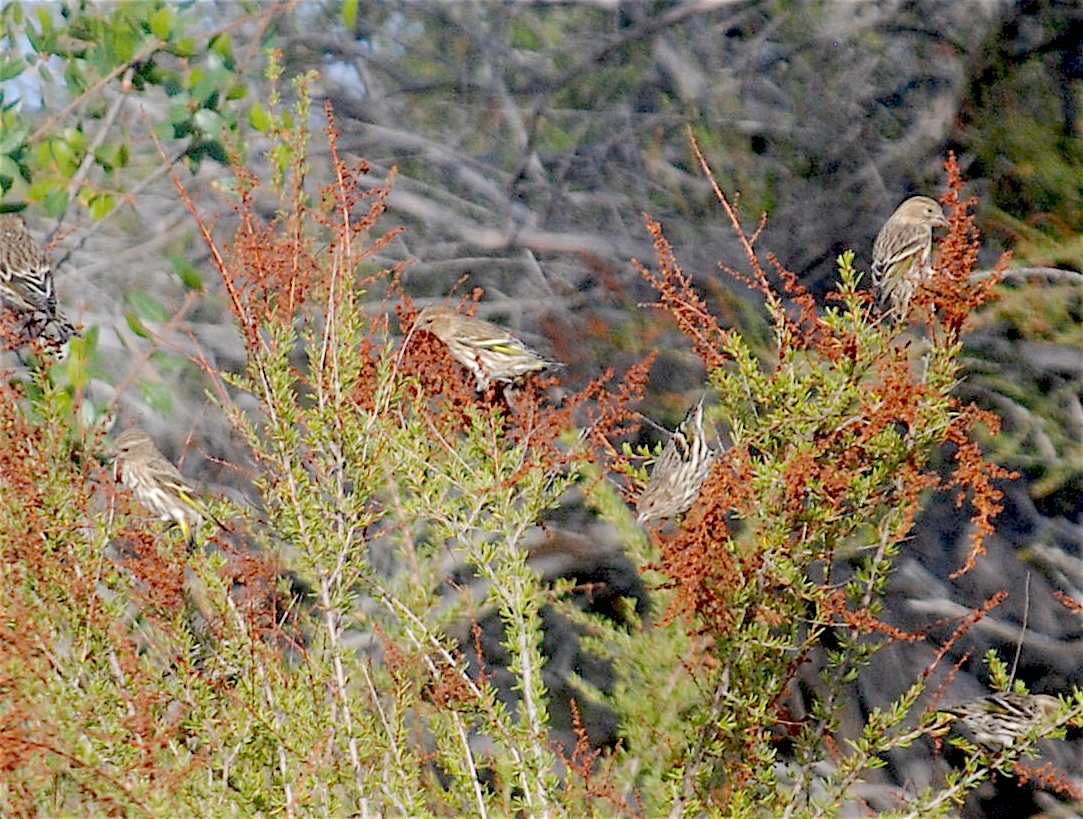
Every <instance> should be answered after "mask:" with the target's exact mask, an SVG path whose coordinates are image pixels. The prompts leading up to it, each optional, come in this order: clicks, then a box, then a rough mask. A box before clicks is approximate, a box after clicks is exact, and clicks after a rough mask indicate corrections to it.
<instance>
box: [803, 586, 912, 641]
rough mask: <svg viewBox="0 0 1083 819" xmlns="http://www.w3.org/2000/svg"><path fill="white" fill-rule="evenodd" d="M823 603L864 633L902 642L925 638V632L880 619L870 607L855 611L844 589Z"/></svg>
mask: <svg viewBox="0 0 1083 819" xmlns="http://www.w3.org/2000/svg"><path fill="white" fill-rule="evenodd" d="M822 605H823V608H824V611H825V612H826V613H828V614H831V615H834V616H835V617H837V618H838V619H839V620H840V621H841V622H842V623H843V624H845V625H846V626H848V627H850V628H851V629H853V630H855V631H857V632H859V633H862V634H872V633H876V634H886V635H887V636H888V637H890V638H891V639H892V640H894V641H896V642H901V643H918V642H921V641H922V640H924V639H925V635H924V634H920V633H919V634H912V633H911V632H909V631H903V630H902V629H899V628H896V627H895V626H892V625H889V624H888V623H885V622H883V621H882V620H878V619H877V618H876V617H874V616H873V615H872V613H871V612H870V611H869V610H868V609H858V610H856V611H855V610H853V609H851V608H849V607H848V604H847V600H846V593H845V592H842V591H839V592H835V593H834V594H831V595H828V596H827V597H825V598H824V599H823V601H822Z"/></svg>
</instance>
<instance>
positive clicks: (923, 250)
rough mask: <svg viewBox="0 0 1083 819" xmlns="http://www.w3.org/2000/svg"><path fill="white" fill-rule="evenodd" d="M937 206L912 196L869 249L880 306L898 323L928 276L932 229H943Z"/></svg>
mask: <svg viewBox="0 0 1083 819" xmlns="http://www.w3.org/2000/svg"><path fill="white" fill-rule="evenodd" d="M947 226H948V220H947V219H945V218H944V211H943V209H942V208H941V207H940V203H939V202H937V201H936V200H935V199H930V198H929V197H928V196H912V197H910V198H909V199H907V200H906V201H905V202H903V203H902V204H901V205H899V207H898V208H896V209H895V212H894V213H893V214H891V216H890V218H888V220H887V221H886V222H884V226H883V227H882V228H880V232H879V233H877V234H876V241H875V242H873V245H872V276H873V282H874V283H875V284H876V287H877V289H878V290H879V292H880V300H881V302H886V303H888V305H889V313H890V315H892V316H893V317H894V318H895V319H896V320H898V319H902V318H903V317H904V316H905V314H906V312H907V310H908V309H909V307H910V300H911V299H912V298H913V297H914V293H915V292H916V291H917V288H918V284H919V283H920V282H921V281H922V280H923V279H926V278H928V277H929V276H930V275H931V274H932V268H931V267H930V265H929V260H930V257H931V255H932V249H933V228H934V227H947Z"/></svg>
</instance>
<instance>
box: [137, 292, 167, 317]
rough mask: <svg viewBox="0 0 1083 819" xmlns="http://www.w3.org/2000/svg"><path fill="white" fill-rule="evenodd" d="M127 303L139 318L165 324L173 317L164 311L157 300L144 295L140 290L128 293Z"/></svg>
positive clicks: (163, 307)
mask: <svg viewBox="0 0 1083 819" xmlns="http://www.w3.org/2000/svg"><path fill="white" fill-rule="evenodd" d="M128 303H129V304H131V306H132V307H134V308H135V312H136V313H138V314H139V316H140V317H141V318H145V319H149V320H151V321H159V322H162V323H165V322H167V321H169V320H170V319H171V318H172V317H173V314H172V313H170V312H169V311H168V310H166V309H165V306H164V305H163V304H162V303H161V302H160V301H158V299H156V298H154V296H151V295H149V294H147V293H144V292H143V291H142V290H134V291H132V292H131V293H129V294H128Z"/></svg>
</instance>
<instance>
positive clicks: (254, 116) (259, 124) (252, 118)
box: [248, 102, 272, 134]
mask: <svg viewBox="0 0 1083 819" xmlns="http://www.w3.org/2000/svg"><path fill="white" fill-rule="evenodd" d="M248 121H249V122H250V123H252V127H253V128H255V129H256V130H257V131H259V132H260V133H261V134H266V133H267V132H269V131H270V130H271V124H272V123H271V115H270V114H269V113H268V112H267V109H266V108H264V107H263V104H262V103H259V102H257V103H256V104H255V105H253V106H252V110H251V111H249V113H248Z"/></svg>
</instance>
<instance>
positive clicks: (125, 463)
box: [116, 428, 213, 547]
mask: <svg viewBox="0 0 1083 819" xmlns="http://www.w3.org/2000/svg"><path fill="white" fill-rule="evenodd" d="M116 465H117V468H118V469H119V470H120V480H121V483H123V484H124V486H126V487H127V488H128V489H130V490H131V491H132V494H133V495H135V499H136V500H137V501H139V503H141V504H142V505H143V506H144V507H146V509H147V510H148V511H149V512H150V513H151V514H153V515H157V516H158V519H159V520H165V521H172V522H173V523H175V524H177V525H178V526H180V529H181V532H182V533H183V534H184V537H185V539H186V540H187V541H188V545H189V547H191V546H193V545H194V544H195V530H196V528H197V527H198V526H199V524H200V523H202V522H203V519H204V518H205V517H212V516H211V515H210V513H209V512H207V510H206V507H204V505H203V503H202V502H201V501H200V500H199V498H198V496H197V495H196V492H195V490H194V489H193V488H192V485H191V484H190V483H188V481H187V480H186V479H185V478H184V476H183V475H181V473H180V472H178V471H177V467H175V466H173V464H172V463H170V461H169V460H168V459H167V458H166V457H165V456H164V455H163V454H162V453H161V452H159V451H158V448H157V447H156V446H155V445H154V442H153V441H152V440H151V439H150V437H149V436H148V435H147V434H146V433H145V432H143V430H141V429H136V428H132V429H128V430H125V431H124V432H123V433H121V436H120V437H119V438H118V439H117V444H116ZM212 519H213V518H212Z"/></svg>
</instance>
